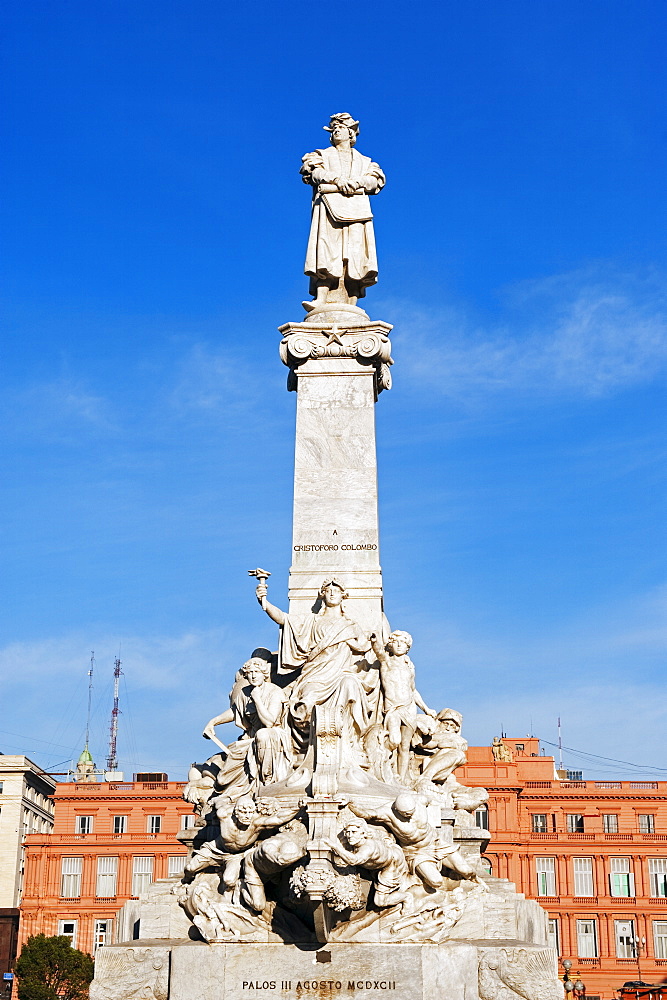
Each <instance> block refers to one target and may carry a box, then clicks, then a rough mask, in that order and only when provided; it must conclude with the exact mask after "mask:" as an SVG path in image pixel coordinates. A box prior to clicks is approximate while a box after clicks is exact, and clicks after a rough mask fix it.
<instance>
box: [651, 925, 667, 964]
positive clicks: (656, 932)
mask: <svg viewBox="0 0 667 1000" xmlns="http://www.w3.org/2000/svg"><path fill="white" fill-rule="evenodd" d="M653 950H654V951H655V957H656V958H667V920H654V921H653Z"/></svg>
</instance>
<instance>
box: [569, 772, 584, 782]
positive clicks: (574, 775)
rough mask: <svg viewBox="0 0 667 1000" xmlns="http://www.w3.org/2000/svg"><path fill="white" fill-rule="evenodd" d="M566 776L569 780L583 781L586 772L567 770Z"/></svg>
mask: <svg viewBox="0 0 667 1000" xmlns="http://www.w3.org/2000/svg"><path fill="white" fill-rule="evenodd" d="M565 777H566V778H567V780H568V781H583V777H584V772H583V771H566V772H565Z"/></svg>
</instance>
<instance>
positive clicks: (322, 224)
mask: <svg viewBox="0 0 667 1000" xmlns="http://www.w3.org/2000/svg"><path fill="white" fill-rule="evenodd" d="M324 128H325V130H326V131H327V132H329V135H330V138H331V146H329V147H328V148H327V149H316V150H315V151H314V152H313V153H306V155H305V156H304V157H303V166H302V167H301V174H302V175H303V181H304V184H310V185H311V186H312V188H313V215H312V221H311V226H310V238H309V240H308V250H307V252H306V266H305V269H304V270H305V273H306V274H307V275H309V276H310V294H311V295H312V296H313V301H312V302H304V307H305V308H306V310H307V311H311V310H313V309H320V308H322V307H323V306H326V305H327V304H328V303H331V304H332V305H333V304H340V303H348V304H350V305H356V302H357V299H360V298H362V297H363V296H364V295H365V294H366V288H367V286H368V285H374V284H375V282H376V281H377V274H378V265H377V256H376V253H375V235H374V233H373V213H372V212H371V204H370V200H369V197H368V196H369V195H370V194H378V192H379V191H381V190H382V188H383V187H384V182H385V177H384V174H383V173H382V171H381V170H380V167H379V166H378V165H377V163H373V161H372V160H371V158H370V157H369V156H362V154H361V153H359V152H357V150H356V149H354V145H355V143H356V141H357V136H358V134H359V122H358V121H355V120H354V118H352V116H351V115H348V114H347V113H344V114H338V115H332V116H331V121H330V123H329V124H328V125H325V126H324Z"/></svg>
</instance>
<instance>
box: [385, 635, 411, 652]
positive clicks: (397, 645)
mask: <svg viewBox="0 0 667 1000" xmlns="http://www.w3.org/2000/svg"><path fill="white" fill-rule="evenodd" d="M387 645H388V647H389V652H390V653H392V654H393V655H394V656H405V654H406V653H407V651H408V649H409V648H410V647H409V646H408V644H407V642H406V641H405V639H398V638H395V639H390V640H389V641H388V643H387Z"/></svg>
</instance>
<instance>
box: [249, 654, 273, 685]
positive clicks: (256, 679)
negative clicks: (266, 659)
mask: <svg viewBox="0 0 667 1000" xmlns="http://www.w3.org/2000/svg"><path fill="white" fill-rule="evenodd" d="M243 673H244V676H245V678H246V680H247V681H248V683H249V684H250V685H251V686H252V687H260V686H261V685H262V684H264V683H265V681H266V680H267V674H268V669H267V667H266V666H265V665H264V664H262V663H259V662H257V661H256V660H250V661H249V662H248V663H247V664H246V665H245V667H244V668H243Z"/></svg>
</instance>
